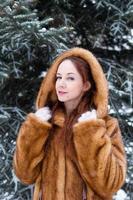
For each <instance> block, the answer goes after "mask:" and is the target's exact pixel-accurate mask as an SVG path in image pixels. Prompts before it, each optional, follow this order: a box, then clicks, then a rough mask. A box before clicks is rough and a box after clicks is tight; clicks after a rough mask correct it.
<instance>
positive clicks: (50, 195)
mask: <svg viewBox="0 0 133 200" xmlns="http://www.w3.org/2000/svg"><path fill="white" fill-rule="evenodd" d="M69 56H77V57H81V58H82V59H84V60H85V61H86V62H88V64H89V66H90V69H91V73H92V76H93V79H94V81H95V84H96V93H95V94H94V98H93V101H94V104H95V107H96V111H97V119H93V120H85V121H82V122H77V123H75V124H74V125H73V128H72V132H73V138H72V141H71V144H72V145H71V147H69V145H68V147H67V146H66V147H65V148H64V145H63V143H61V142H58V139H59V137H60V135H61V134H62V133H63V131H69V130H68V129H66V127H67V124H66V122H65V114H64V112H63V111H62V110H58V111H57V112H56V114H55V117H54V122H53V125H51V123H50V122H44V121H42V120H40V119H39V118H37V116H36V115H35V114H34V113H29V114H28V116H27V118H26V120H25V121H24V122H23V124H22V126H21V128H20V131H19V134H18V138H17V144H16V150H15V153H14V160H13V167H14V170H15V173H16V175H17V176H18V178H19V179H20V180H21V181H22V182H23V183H25V184H33V183H35V191H34V200H38V199H39V195H40V196H41V197H40V198H41V199H42V200H83V193H84V194H85V195H86V199H87V200H111V199H112V196H113V194H114V193H115V192H116V191H117V190H118V189H119V188H120V187H121V186H122V185H123V183H124V180H125V176H126V158H125V151H124V146H123V142H122V137H121V133H120V129H119V125H118V121H117V119H115V118H113V117H111V116H109V115H108V110H107V104H108V86H107V81H106V79H105V76H104V73H103V71H102V68H101V66H100V64H99V62H98V61H97V59H96V58H95V57H94V56H93V55H92V54H91V53H90V52H89V51H88V50H85V49H82V48H73V49H70V50H68V51H66V52H64V53H62V54H61V55H60V56H59V57H58V58H57V59H56V60H55V61H54V63H53V65H52V66H51V68H50V70H49V71H48V73H47V76H46V77H45V79H44V80H43V82H42V85H41V87H40V91H39V93H38V97H37V101H36V108H37V109H39V108H42V107H44V106H46V105H47V103H48V102H50V103H51V104H53V105H54V104H55V103H56V101H57V96H56V93H55V87H54V84H55V74H56V71H57V68H58V66H59V64H60V63H61V61H62V60H63V59H64V58H67V57H69ZM64 127H65V128H64ZM51 130H52V132H53V133H52V134H53V137H52V139H51V141H50V143H49V148H47V149H46V148H45V147H46V143H47V141H48V138H49V133H50V131H51Z"/></svg>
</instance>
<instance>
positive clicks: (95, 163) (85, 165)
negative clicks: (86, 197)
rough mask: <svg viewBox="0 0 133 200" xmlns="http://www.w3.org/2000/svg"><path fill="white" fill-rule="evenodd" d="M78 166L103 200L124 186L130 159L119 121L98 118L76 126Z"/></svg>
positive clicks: (74, 130) (75, 139)
mask: <svg viewBox="0 0 133 200" xmlns="http://www.w3.org/2000/svg"><path fill="white" fill-rule="evenodd" d="M73 132H74V146H75V150H76V154H77V159H78V167H79V170H80V173H81V176H82V177H83V179H84V180H85V182H86V183H87V184H88V185H89V186H90V187H91V188H92V190H93V191H95V192H96V193H97V194H98V195H99V196H101V197H105V198H107V197H109V196H111V195H112V194H113V193H115V192H116V191H117V190H118V189H119V188H120V187H121V186H122V185H123V183H124V180H125V176H126V156H125V151H124V146H123V142H122V137H121V133H120V129H119V125H118V121H117V119H115V118H112V117H110V116H108V117H107V120H103V119H96V120H90V121H89V120H88V121H83V122H79V123H76V124H75V125H74V127H73Z"/></svg>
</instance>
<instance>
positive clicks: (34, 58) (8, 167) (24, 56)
mask: <svg viewBox="0 0 133 200" xmlns="http://www.w3.org/2000/svg"><path fill="white" fill-rule="evenodd" d="M69 29H70V28H69V27H66V26H64V24H63V23H62V24H60V26H54V18H52V17H50V16H48V15H47V16H46V17H45V18H42V19H40V18H39V15H38V10H37V9H35V5H34V2H32V1H23V0H21V1H14V0H7V1H0V170H1V174H0V199H2V200H4V199H13V200H15V199H20V198H21V199H25V200H26V199H31V195H32V192H33V186H29V187H26V186H23V185H22V184H20V183H19V181H18V179H17V178H16V176H15V175H14V173H13V169H12V156H13V152H14V148H15V141H16V137H17V134H18V129H19V127H20V124H21V122H22V121H23V120H24V119H25V116H26V114H27V113H28V112H29V111H32V110H34V99H35V97H36V93H37V89H38V87H39V84H40V81H41V78H42V76H41V73H42V72H43V71H46V70H47V68H48V64H49V63H50V62H51V61H52V60H53V58H54V57H55V56H56V55H57V54H58V53H60V52H61V51H63V50H65V49H67V48H68V47H67V45H66V43H67V32H68V31H69Z"/></svg>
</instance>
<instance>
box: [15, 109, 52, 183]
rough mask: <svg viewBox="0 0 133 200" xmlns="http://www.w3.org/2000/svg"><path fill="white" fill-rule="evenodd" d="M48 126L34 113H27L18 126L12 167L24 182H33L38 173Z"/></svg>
mask: <svg viewBox="0 0 133 200" xmlns="http://www.w3.org/2000/svg"><path fill="white" fill-rule="evenodd" d="M50 128H51V124H50V123H49V122H43V121H41V120H39V119H38V118H37V117H36V116H35V114H34V113H30V114H28V116H27V118H26V120H25V121H24V122H23V124H22V125H21V127H20V130H19V134H18V138H17V142H16V150H15V153H14V157H13V168H14V171H15V174H16V176H17V177H18V178H19V179H20V181H22V182H23V183H25V184H32V183H34V182H35V181H36V178H37V177H38V175H39V173H40V170H41V164H42V163H41V161H42V160H43V158H44V145H45V142H46V140H47V138H48V135H49V130H50Z"/></svg>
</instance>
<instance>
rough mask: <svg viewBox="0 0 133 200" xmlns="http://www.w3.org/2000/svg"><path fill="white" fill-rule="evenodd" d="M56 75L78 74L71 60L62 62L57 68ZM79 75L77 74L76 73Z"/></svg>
mask: <svg viewBox="0 0 133 200" xmlns="http://www.w3.org/2000/svg"><path fill="white" fill-rule="evenodd" d="M57 73H61V74H62V73H63V74H64V73H76V74H77V73H78V71H77V69H76V67H75V65H74V63H73V62H72V61H71V60H64V61H63V62H62V63H61V64H60V65H59V67H58V69H57ZM78 74H79V73H78Z"/></svg>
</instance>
